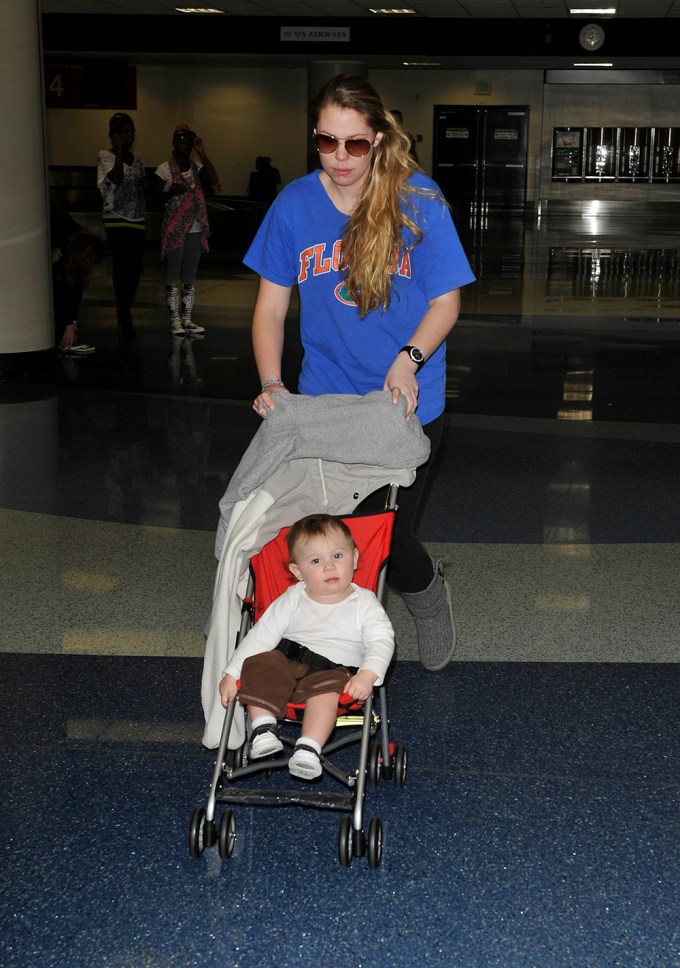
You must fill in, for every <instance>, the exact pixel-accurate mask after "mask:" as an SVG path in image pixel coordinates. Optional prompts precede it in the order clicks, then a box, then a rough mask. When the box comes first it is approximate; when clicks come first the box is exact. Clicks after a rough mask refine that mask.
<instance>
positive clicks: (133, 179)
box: [97, 111, 146, 336]
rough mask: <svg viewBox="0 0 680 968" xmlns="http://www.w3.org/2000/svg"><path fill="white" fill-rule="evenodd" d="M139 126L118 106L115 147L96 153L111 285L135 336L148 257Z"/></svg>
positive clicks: (121, 318)
mask: <svg viewBox="0 0 680 968" xmlns="http://www.w3.org/2000/svg"><path fill="white" fill-rule="evenodd" d="M135 134H136V132H135V125H134V122H133V120H132V118H131V117H130V115H129V114H125V113H124V112H122V111H119V112H118V113H117V114H114V115H113V117H112V118H111V120H110V121H109V137H110V139H111V147H110V148H105V149H104V150H102V151H100V152H99V154H98V156H97V187H98V188H99V191H100V192H101V196H102V201H103V219H104V229H105V230H106V239H107V241H108V243H109V250H110V252H111V259H112V261H113V289H114V292H115V294H116V313H117V315H118V325H119V326H120V329H121V334H122V335H123V336H134V335H135V327H134V325H133V322H132V311H131V310H132V303H133V302H134V298H135V294H136V292H137V286H138V285H139V279H140V277H141V275H142V266H143V262H144V233H145V204H144V182H145V177H146V176H145V172H144V164H143V162H142V159H141V158H140V157H139V155H136V154H134V152H133V151H132V146H133V144H134V142H135Z"/></svg>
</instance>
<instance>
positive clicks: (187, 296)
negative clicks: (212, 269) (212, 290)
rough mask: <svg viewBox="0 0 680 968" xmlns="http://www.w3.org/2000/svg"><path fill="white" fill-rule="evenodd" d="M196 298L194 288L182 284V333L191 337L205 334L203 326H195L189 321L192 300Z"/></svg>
mask: <svg viewBox="0 0 680 968" xmlns="http://www.w3.org/2000/svg"><path fill="white" fill-rule="evenodd" d="M195 298H196V286H192V285H191V283H186V282H185V283H184V285H183V286H182V326H183V327H184V332H185V333H186V334H187V335H189V336H191V335H193V336H197V335H198V334H199V333H205V328H204V327H203V326H197V325H196V323H194V322H192V320H191V313H192V311H193V308H194V299H195Z"/></svg>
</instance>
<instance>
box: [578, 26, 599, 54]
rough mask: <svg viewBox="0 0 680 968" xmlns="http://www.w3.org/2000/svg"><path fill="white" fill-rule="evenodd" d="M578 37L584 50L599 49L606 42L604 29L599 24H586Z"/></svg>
mask: <svg viewBox="0 0 680 968" xmlns="http://www.w3.org/2000/svg"><path fill="white" fill-rule="evenodd" d="M578 39H579V43H580V45H581V47H583V49H584V50H599V48H600V47H601V46H602V44H603V43H604V30H603V29H602V27H600V25H599V24H586V26H585V27H583V29H582V30H581V32H580V33H579V35H578Z"/></svg>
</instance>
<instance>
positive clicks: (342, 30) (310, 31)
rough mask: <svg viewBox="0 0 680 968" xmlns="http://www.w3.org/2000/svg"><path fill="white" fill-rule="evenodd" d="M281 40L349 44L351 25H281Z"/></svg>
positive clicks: (300, 42) (299, 42)
mask: <svg viewBox="0 0 680 968" xmlns="http://www.w3.org/2000/svg"><path fill="white" fill-rule="evenodd" d="M281 40H282V41H288V42H292V43H295V44H304V43H310V44H319V43H324V42H326V43H331V44H348V43H349V40H350V28H349V27H281Z"/></svg>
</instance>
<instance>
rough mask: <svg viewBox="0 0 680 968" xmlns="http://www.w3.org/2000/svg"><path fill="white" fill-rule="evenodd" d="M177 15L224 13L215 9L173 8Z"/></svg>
mask: <svg viewBox="0 0 680 968" xmlns="http://www.w3.org/2000/svg"><path fill="white" fill-rule="evenodd" d="M175 10H176V11H177V12H178V13H224V12H225V11H224V10H218V9H217V8H216V7H175Z"/></svg>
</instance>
